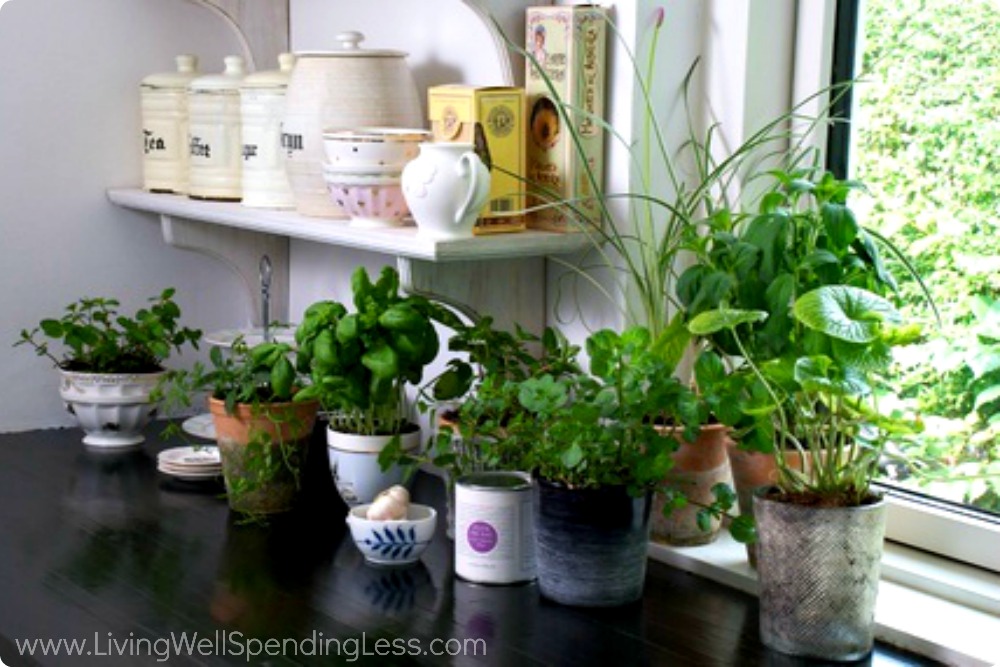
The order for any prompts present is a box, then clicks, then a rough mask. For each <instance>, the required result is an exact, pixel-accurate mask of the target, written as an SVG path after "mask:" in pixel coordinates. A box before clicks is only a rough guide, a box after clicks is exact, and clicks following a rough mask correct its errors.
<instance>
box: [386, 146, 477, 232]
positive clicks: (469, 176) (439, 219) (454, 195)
mask: <svg viewBox="0 0 1000 667" xmlns="http://www.w3.org/2000/svg"><path fill="white" fill-rule="evenodd" d="M402 183H403V196H404V197H405V198H406V203H407V206H408V207H409V209H410V213H411V214H412V215H413V220H414V222H416V223H417V228H418V230H419V234H420V236H427V237H430V238H435V239H462V238H471V237H472V228H473V227H474V226H475V224H476V218H477V217H478V215H479V211H480V209H482V207H483V205H484V204H485V203H486V200H487V198H488V197H489V196H490V172H489V170H488V169H487V168H486V165H484V164H483V162H482V160H480V159H479V156H478V155H476V153H475V152H474V151H473V145H472V144H464V143H452V142H431V143H422V144H420V155H418V156H417V157H416V159H414V160H411V161H410V162H408V163H407V164H406V166H405V167H404V168H403V175H402Z"/></svg>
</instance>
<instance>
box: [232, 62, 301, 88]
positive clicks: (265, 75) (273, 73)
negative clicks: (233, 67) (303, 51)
mask: <svg viewBox="0 0 1000 667" xmlns="http://www.w3.org/2000/svg"><path fill="white" fill-rule="evenodd" d="M294 66H295V55H294V54H292V53H282V54H281V55H279V56H278V67H279V69H269V70H267V71H266V72H257V73H256V74H251V75H250V76H248V77H247V78H245V79H243V88H284V87H285V86H287V85H288V77H289V76H291V74H292V68H293V67H294Z"/></svg>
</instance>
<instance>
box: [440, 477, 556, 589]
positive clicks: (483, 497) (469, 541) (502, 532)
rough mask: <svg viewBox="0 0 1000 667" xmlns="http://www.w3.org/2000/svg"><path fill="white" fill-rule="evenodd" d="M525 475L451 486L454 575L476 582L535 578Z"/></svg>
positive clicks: (472, 480) (470, 480) (528, 487)
mask: <svg viewBox="0 0 1000 667" xmlns="http://www.w3.org/2000/svg"><path fill="white" fill-rule="evenodd" d="M531 489H532V482H531V477H530V476H529V475H527V474H526V473H521V472H482V473H475V474H471V475H464V476H462V477H459V478H458V480H457V482H456V483H455V573H456V574H457V575H458V576H459V577H461V578H463V579H465V580H467V581H472V582H476V583H481V584H514V583H522V582H526V581H531V580H533V579H534V578H535V573H536V564H535V530H534V519H533V515H532V505H531Z"/></svg>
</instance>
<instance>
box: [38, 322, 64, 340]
mask: <svg viewBox="0 0 1000 667" xmlns="http://www.w3.org/2000/svg"><path fill="white" fill-rule="evenodd" d="M39 326H40V327H41V329H42V332H43V333H44V334H45V335H46V336H48V337H49V338H62V335H63V326H62V323H61V322H59V320H42V321H41V323H40V324H39Z"/></svg>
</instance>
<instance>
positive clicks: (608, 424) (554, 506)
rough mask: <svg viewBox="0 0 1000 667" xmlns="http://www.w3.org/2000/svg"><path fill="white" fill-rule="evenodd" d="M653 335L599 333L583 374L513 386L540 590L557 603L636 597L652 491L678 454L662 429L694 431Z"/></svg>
mask: <svg viewBox="0 0 1000 667" xmlns="http://www.w3.org/2000/svg"><path fill="white" fill-rule="evenodd" d="M658 342H660V341H657V340H656V339H654V338H653V337H652V335H651V334H650V332H649V331H648V330H647V329H645V328H642V327H636V328H631V329H628V330H626V331H625V332H623V333H621V334H618V333H615V332H613V331H611V330H602V331H599V332H596V333H594V334H592V335H591V336H590V337H589V338H588V339H587V341H586V350H587V353H588V355H589V357H590V372H589V373H564V374H562V375H561V376H559V377H555V376H552V375H549V374H543V375H540V376H537V377H531V378H528V379H527V380H525V381H523V382H520V383H518V384H517V392H518V393H517V396H518V401H519V404H520V406H521V408H522V411H521V412H520V413H519V414H517V415H516V416H515V417H514V418H513V419H511V420H510V421H509V422H508V423H507V424H506V425H505V427H504V429H505V437H506V438H507V439H508V446H519V447H520V448H521V453H522V457H523V461H522V465H523V468H524V469H526V470H531V471H533V473H534V475H535V477H536V480H537V484H536V487H535V502H534V511H535V529H536V535H537V541H536V546H537V558H538V583H539V588H540V589H541V592H542V594H543V595H545V596H546V597H548V598H550V599H552V600H555V601H557V602H561V603H563V604H570V605H580V606H612V605H620V604H626V603H628V602H632V601H634V600H636V599H638V598H639V597H640V596H641V595H642V590H643V582H644V577H645V563H646V546H647V543H648V539H649V527H650V514H651V510H652V492H653V489H654V488H656V486H657V485H658V484H660V483H661V481H662V479H663V477H664V475H665V474H666V472H667V471H668V470H669V469H670V467H671V465H672V459H671V456H670V455H671V453H672V452H673V451H674V450H675V449H676V448H677V444H678V442H677V440H676V438H674V437H673V436H672V435H669V434H667V433H665V432H664V431H663V430H662V429H659V428H657V427H656V423H657V421H661V422H664V421H669V422H671V423H675V424H677V425H678V426H683V428H685V429H686V430H687V431H688V434H689V437H690V436H692V435H693V433H694V432H695V431H696V430H697V428H698V426H699V424H698V418H699V415H698V409H697V401H696V399H695V397H694V395H693V393H692V391H691V390H690V389H689V388H688V387H686V386H685V385H684V384H683V383H681V382H680V381H679V380H677V379H676V378H673V377H672V376H671V374H670V370H671V369H670V367H669V362H668V360H667V359H665V358H664V356H663V355H662V353H661V350H660V349H659V347H658Z"/></svg>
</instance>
